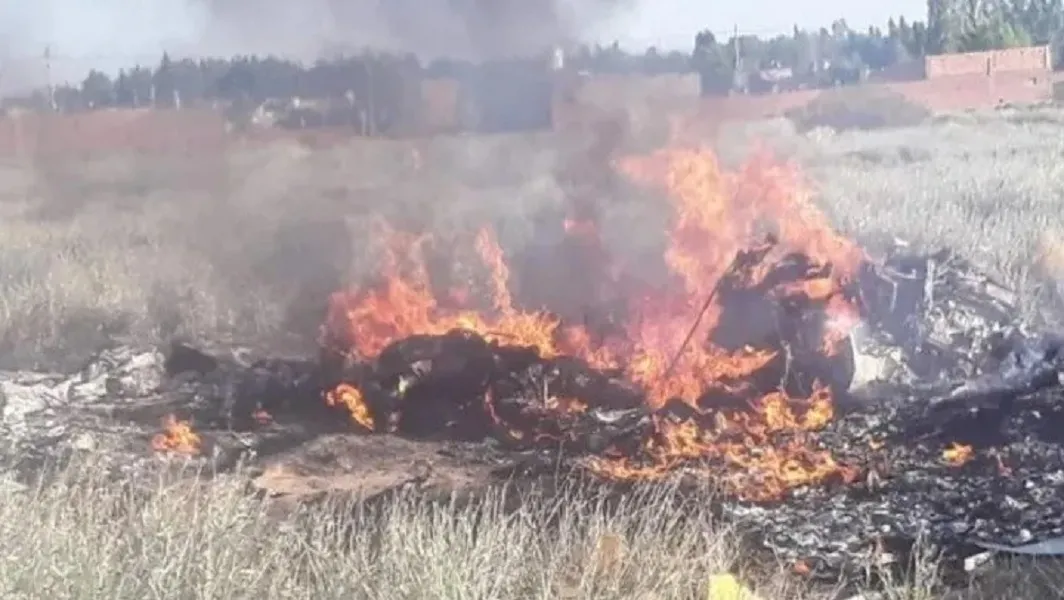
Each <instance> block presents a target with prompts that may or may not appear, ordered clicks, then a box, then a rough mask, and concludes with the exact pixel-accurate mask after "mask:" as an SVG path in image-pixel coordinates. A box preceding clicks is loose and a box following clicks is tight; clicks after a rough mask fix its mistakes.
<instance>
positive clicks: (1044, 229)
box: [722, 107, 1064, 325]
mask: <svg viewBox="0 0 1064 600" xmlns="http://www.w3.org/2000/svg"><path fill="white" fill-rule="evenodd" d="M1062 124H1064V111H1061V110H1060V109H1058V108H1053V107H1042V108H1038V109H1027V110H1017V109H1008V110H1003V111H996V112H986V113H976V114H959V115H953V116H946V117H938V118H936V119H935V120H934V122H932V123H929V124H926V125H922V126H918V127H901V128H893V129H883V130H876V131H860V132H857V131H843V132H839V131H835V130H833V129H830V128H821V129H816V130H813V131H810V132H807V133H805V134H799V133H796V131H795V129H794V127H793V126H791V125H790V124H789V123H787V122H786V121H784V120H782V119H781V120H777V121H772V122H764V123H760V124H758V125H756V126H748V127H744V128H741V129H736V128H732V129H731V130H730V131H729V132H727V133H726V134H725V135H724V137H723V139H722V143H723V144H725V145H726V147H727V149H728V151H729V152H728V153H729V154H730V155H732V156H733V157H737V156H741V155H742V154H743V153H744V152H745V149H746V148H748V147H749V146H750V140H751V133H753V135H754V136H756V137H757V138H758V139H762V140H766V139H767V140H769V141H770V143H771V145H773V146H775V147H776V148H778V149H779V150H780V151H782V152H783V153H784V154H786V155H788V156H791V157H793V158H795V159H796V160H798V161H799V162H800V163H801V164H803V165H804V168H805V172H806V173H807V175H808V176H809V177H810V178H811V180H812V181H813V182H814V185H815V186H816V189H817V191H818V193H819V196H820V199H821V205H822V206H823V208H824V209H825V210H827V211H828V213H829V214H830V215H831V217H832V218H833V220H834V221H835V223H836V224H837V226H838V227H839V228H840V229H842V230H843V231H845V232H848V233H850V234H851V235H855V236H857V237H859V238H861V239H862V240H865V241H866V242H869V243H870V244H871V245H873V246H874V245H876V242H877V240H884V239H887V238H888V237H889V236H898V237H901V238H904V239H907V240H909V241H910V242H913V243H914V244H916V245H917V247H924V248H934V247H941V246H947V247H950V248H953V249H955V250H957V251H958V252H959V253H961V254H962V255H964V256H966V257H969V258H971V259H972V260H975V261H976V262H977V263H979V264H980V265H981V266H982V267H983V268H985V269H987V270H988V271H990V272H991V273H992V274H993V275H995V276H996V277H997V278H999V279H1001V280H1002V281H1004V282H1006V283H1008V284H1009V285H1012V286H1014V287H1015V288H1016V289H1018V290H1021V292H1022V300H1023V301H1024V310H1025V312H1026V313H1027V315H1028V316H1031V317H1036V318H1047V319H1049V320H1050V321H1052V324H1054V325H1058V324H1059V323H1058V320H1059V317H1057V316H1056V315H1055V314H1049V313H1047V312H1046V310H1045V309H1046V308H1047V307H1048V304H1047V302H1050V301H1052V302H1059V300H1058V299H1057V298H1058V297H1059V292H1058V287H1059V282H1058V279H1057V278H1058V277H1060V276H1061V275H1062V273H1059V272H1057V271H1056V270H1055V269H1054V268H1048V269H1047V268H1046V267H1051V265H1052V264H1053V263H1054V262H1055V259H1053V258H1049V259H1048V260H1047V259H1046V257H1045V253H1046V252H1047V251H1050V252H1052V251H1051V250H1049V249H1051V248H1055V247H1056V246H1057V245H1058V244H1059V242H1058V240H1060V239H1061V237H1062V236H1064V210H1062V208H1064V163H1061V161H1060V160H1059V157H1060V155H1061V152H1062V151H1064V138H1061V136H1060V131H1061V125H1062ZM1046 271H1049V272H1048V273H1047V272H1046ZM1061 289H1064V288H1061Z"/></svg>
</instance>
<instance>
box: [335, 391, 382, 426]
mask: <svg viewBox="0 0 1064 600" xmlns="http://www.w3.org/2000/svg"><path fill="white" fill-rule="evenodd" d="M325 402H326V403H327V404H328V405H329V406H343V407H345V408H347V410H348V412H350V413H351V418H352V419H354V421H355V422H356V423H358V424H359V425H361V426H362V427H365V428H366V429H368V430H370V431H373V416H372V415H371V414H370V410H369V406H367V405H366V401H365V400H364V399H363V398H362V392H360V391H359V390H358V388H356V387H355V386H353V385H350V384H347V383H341V384H340V385H338V386H336V387H335V388H333V389H331V390H329V391H328V392H326V393H325Z"/></svg>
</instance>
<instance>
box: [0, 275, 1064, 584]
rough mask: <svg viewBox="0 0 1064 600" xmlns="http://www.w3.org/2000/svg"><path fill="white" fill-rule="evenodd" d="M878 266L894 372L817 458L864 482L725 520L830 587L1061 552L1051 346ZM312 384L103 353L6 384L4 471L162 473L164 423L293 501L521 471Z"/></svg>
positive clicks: (479, 482) (986, 297)
mask: <svg viewBox="0 0 1064 600" xmlns="http://www.w3.org/2000/svg"><path fill="white" fill-rule="evenodd" d="M932 263H933V264H934V266H932V267H928V265H930V264H932ZM886 264H887V265H888V267H889V268H892V269H894V271H896V273H893V274H891V275H889V276H884V275H883V273H882V272H880V273H876V274H873V275H870V276H869V277H870V278H869V280H868V282H866V283H865V284H864V289H863V294H864V297H865V301H866V302H868V304H869V306H872V307H877V308H875V310H873V311H872V312H871V313H870V314H872V315H873V317H874V318H873V319H872V320H870V321H869V323H868V325H869V326H870V327H871V328H872V329H871V330H872V331H873V332H874V333H873V334H872V335H869V336H868V337H866V338H865V339H864V341H863V343H864V344H865V348H863V349H858V350H856V351H855V354H856V356H855V361H857V362H859V361H860V360H873V361H876V360H879V361H881V362H882V360H881V359H883V357H888V358H890V359H891V360H892V361H893V362H894V367H893V368H881V369H879V370H877V371H875V373H874V375H873V376H868V377H865V380H866V381H863V382H861V383H862V384H864V389H863V391H862V392H860V393H855V394H853V395H852V397H850V398H848V399H845V400H846V401H844V402H841V403H840V405H839V406H838V407H837V409H838V410H837V415H836V418H835V420H833V421H832V422H831V423H830V424H829V425H828V426H827V428H826V429H824V430H823V431H821V432H820V433H819V434H818V435H817V441H816V443H818V444H821V445H822V446H823V447H824V448H825V449H827V450H830V451H831V453H832V455H833V456H834V457H835V458H836V459H837V460H838V461H840V462H841V463H843V464H846V465H850V466H852V467H854V468H855V469H856V470H857V472H859V473H860V477H859V478H858V479H857V480H856V481H851V482H847V483H843V482H841V481H840V482H837V483H829V484H826V485H819V486H814V487H806V488H796V489H794V490H792V491H790V492H789V493H788V495H787V496H786V497H785V498H783V499H782V500H779V501H775V502H768V503H753V502H738V501H725V502H723V503H722V510H723V512H724V514H725V515H726V516H728V517H729V518H732V519H737V520H740V521H742V522H744V523H747V524H750V525H751V526H753V527H754V529H756V531H757V537H758V539H759V540H761V543H762V544H763V545H764V546H765V547H766V548H768V549H770V550H772V551H773V552H775V553H777V554H778V555H779V556H781V557H783V558H784V559H787V560H792V561H795V562H798V561H801V562H804V563H806V564H812V565H815V566H816V567H818V568H823V569H830V570H837V569H840V568H843V567H844V566H845V565H847V564H852V563H853V562H854V561H855V560H858V559H861V558H862V557H868V556H869V555H870V554H874V553H875V552H876V551H877V549H878V550H882V549H883V548H889V547H891V545H892V544H899V543H900V544H901V545H903V546H904V545H906V544H911V542H912V540H914V539H916V538H919V537H923V538H926V539H928V540H930V541H932V542H934V543H935V544H937V545H939V546H941V547H946V548H950V547H955V548H960V547H962V546H966V545H968V544H971V543H972V542H978V541H984V542H990V543H996V544H1003V545H1008V546H1014V545H1018V544H1025V543H1029V542H1037V541H1041V540H1047V539H1051V538H1056V537H1061V536H1064V444H1062V442H1064V386H1062V385H1061V383H1060V379H1059V373H1060V372H1061V371H1062V366H1061V365H1062V364H1064V363H1062V361H1064V351H1062V350H1061V349H1062V348H1064V343H1061V342H1060V341H1059V340H1057V339H1056V338H1054V337H1052V336H1037V337H1036V336H1031V335H1029V334H1028V333H1027V332H1026V329H1025V328H1024V327H1023V326H1022V325H1021V324H1018V323H1016V322H1015V321H1014V320H1013V317H1012V316H1013V315H1015V314H1017V313H1016V312H1014V311H1012V310H1011V309H1010V308H1009V305H1008V303H1007V302H1006V301H1005V300H1003V299H1002V296H1001V288H1000V286H996V285H994V284H992V282H989V280H987V279H986V278H984V277H982V276H980V275H978V274H977V273H975V272H974V270H971V269H970V266H968V265H963V263H960V261H956V260H951V259H948V257H947V256H946V255H942V254H939V255H933V256H930V257H929V256H922V257H896V258H895V259H894V262H890V261H888V262H887V263H886ZM891 265H893V266H891ZM904 265H909V267H905V266H904ZM912 265H917V266H919V265H923V266H922V267H919V268H916V267H913V266H912ZM910 267H911V268H910ZM898 273H902V275H898ZM899 277H900V279H899ZM892 278H893V279H892ZM885 282H886V283H885ZM899 282H900V283H899ZM891 286H893V287H894V288H896V289H895V291H894V292H890V293H884V292H883V290H884V289H886V288H890V287H891ZM898 290H900V292H899V291H898ZM979 290H983V291H984V292H985V290H992V291H990V292H985V293H984V292H980V291H979ZM901 317H904V318H901ZM929 365H930V366H929ZM932 367H933V368H932ZM856 371H858V373H857V374H858V377H857V378H856V379H857V380H859V379H861V377H860V376H859V375H860V374H861V373H860V371H861V367H860V366H858V368H857V369H856ZM322 377H323V374H322V372H321V365H320V361H318V360H317V359H306V358H298V357H297V358H290V359H288V358H276V357H269V356H258V357H256V356H255V355H254V354H253V353H252V352H251V351H250V350H248V349H246V348H235V349H234V348H231V347H225V348H202V347H193V346H190V345H186V344H181V343H175V344H174V345H172V346H171V347H168V348H165V349H163V350H162V351H159V350H155V349H149V350H143V351H140V350H136V349H133V348H130V347H126V346H115V347H112V348H109V349H107V350H105V351H102V352H101V353H99V355H98V356H97V357H96V358H95V359H94V360H92V361H90V363H89V364H87V365H85V367H84V368H83V369H82V370H81V371H79V372H78V373H75V374H73V375H70V374H66V375H64V374H57V373H28V372H9V373H2V374H0V430H2V431H3V439H4V444H5V448H4V456H6V457H8V463H9V466H12V467H15V470H16V471H17V472H21V473H26V472H30V471H32V470H33V469H35V468H38V467H39V466H40V465H41V464H44V463H47V462H49V461H51V460H59V459H61V458H62V457H63V456H68V455H69V454H70V453H76V452H92V453H98V454H101V455H104V456H103V457H102V458H104V460H105V462H107V463H108V464H110V465H112V467H113V469H114V471H115V473H116V475H128V474H129V473H131V472H133V471H137V470H144V469H150V468H152V466H153V465H157V464H159V463H160V462H163V461H162V460H161V459H160V457H159V456H156V455H152V453H151V452H150V450H149V448H150V443H151V438H152V436H153V435H155V434H157V433H158V426H159V423H160V422H161V421H162V420H163V419H164V418H165V417H166V416H167V415H169V414H177V415H178V416H180V417H181V418H185V419H190V420H191V421H192V423H193V424H194V426H195V428H196V430H197V432H198V434H199V435H201V436H202V438H203V440H204V445H203V449H202V452H201V453H200V454H199V455H198V456H197V457H195V458H192V459H190V460H194V461H201V462H203V463H204V464H207V465H210V466H211V468H212V470H214V471H224V470H226V469H231V468H233V467H234V466H235V465H237V464H252V465H257V466H258V467H260V469H259V472H260V473H262V474H261V475H260V476H259V479H258V480H257V482H258V486H257V487H258V488H259V489H260V491H261V492H263V493H268V494H273V495H280V496H286V495H287V496H290V497H293V498H295V499H296V500H297V501H298V500H300V499H301V498H303V497H311V496H320V494H321V493H323V490H324V491H325V492H328V491H330V490H335V491H337V492H352V491H353V492H356V493H358V494H359V495H361V496H362V497H371V496H373V495H376V494H380V493H384V492H386V491H387V490H389V489H391V488H393V487H396V486H405V485H410V484H411V482H414V483H417V484H419V485H421V484H424V483H425V482H426V481H431V484H430V487H434V488H435V489H438V490H445V491H446V490H448V489H450V490H458V491H469V490H476V489H486V488H487V487H488V486H490V485H492V484H494V483H497V481H498V477H499V475H498V474H499V473H501V472H506V473H509V474H510V475H509V476H512V474H513V473H514V472H515V471H514V469H515V468H516V467H519V466H520V465H522V464H523V463H525V462H527V461H528V460H529V458H528V457H529V456H530V453H529V452H527V451H524V450H522V451H513V450H507V449H505V448H501V447H499V445H498V444H494V443H491V442H490V441H489V442H484V441H468V442H456V441H447V440H439V439H436V440H432V439H422V440H410V439H403V438H401V437H397V436H395V435H364V434H359V433H356V432H354V431H353V427H352V425H351V423H350V422H349V421H348V420H347V419H346V418H344V417H346V415H344V414H342V413H341V412H337V411H336V410H334V409H331V408H330V407H328V406H326V405H325V403H324V402H323V401H322V396H321V393H322V390H323V389H325V387H326V385H327V382H324V381H323V380H322ZM263 415H265V417H266V418H262V416H263ZM104 449H106V452H104ZM592 450H593V449H592ZM533 454H535V453H533ZM356 455H357V456H356ZM538 455H541V453H540V454H538ZM563 459H564V457H554V458H553V459H552V460H555V461H561V460H563Z"/></svg>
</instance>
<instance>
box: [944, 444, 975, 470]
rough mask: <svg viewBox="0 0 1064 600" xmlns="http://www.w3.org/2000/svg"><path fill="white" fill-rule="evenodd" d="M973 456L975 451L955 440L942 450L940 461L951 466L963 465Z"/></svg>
mask: <svg viewBox="0 0 1064 600" xmlns="http://www.w3.org/2000/svg"><path fill="white" fill-rule="evenodd" d="M974 457H975V451H974V450H972V447H971V446H969V445H967V444H959V443H957V442H953V443H952V444H950V445H949V447H948V448H946V449H945V450H943V451H942V461H943V462H945V463H946V464H947V465H949V466H951V467H961V466H964V465H966V464H967V463H968V462H969V461H971V460H972V458H974Z"/></svg>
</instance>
